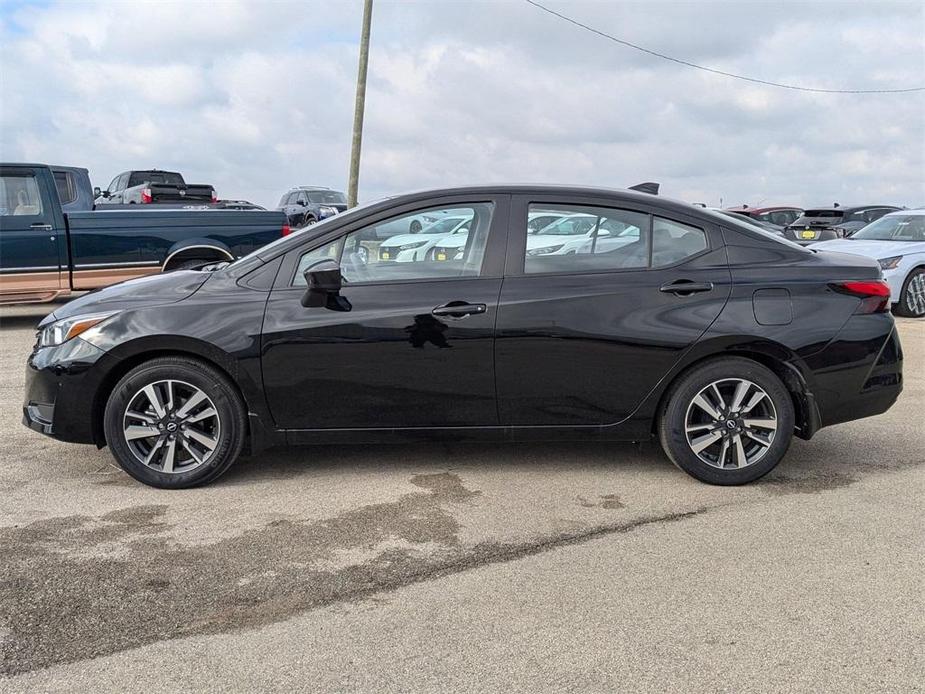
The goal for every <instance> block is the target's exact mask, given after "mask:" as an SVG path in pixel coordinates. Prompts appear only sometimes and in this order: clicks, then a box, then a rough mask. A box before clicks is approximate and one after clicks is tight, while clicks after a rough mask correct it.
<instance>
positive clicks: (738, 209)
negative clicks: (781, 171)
mask: <svg viewBox="0 0 925 694" xmlns="http://www.w3.org/2000/svg"><path fill="white" fill-rule="evenodd" d="M717 209H718V208H717ZM726 209H727V210H728V211H729V212H773V211H774V210H802V209H803V208H802V207H800V206H799V205H770V206H765V207H752V206H750V205H736V206H735V207H727V208H726Z"/></svg>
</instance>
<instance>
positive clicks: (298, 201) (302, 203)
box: [295, 200, 308, 207]
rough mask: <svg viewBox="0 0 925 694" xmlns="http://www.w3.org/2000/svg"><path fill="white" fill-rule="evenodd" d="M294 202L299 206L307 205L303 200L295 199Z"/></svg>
mask: <svg viewBox="0 0 925 694" xmlns="http://www.w3.org/2000/svg"><path fill="white" fill-rule="evenodd" d="M295 204H296V205H298V206H299V207H308V203H307V202H305V201H304V200H296V201H295Z"/></svg>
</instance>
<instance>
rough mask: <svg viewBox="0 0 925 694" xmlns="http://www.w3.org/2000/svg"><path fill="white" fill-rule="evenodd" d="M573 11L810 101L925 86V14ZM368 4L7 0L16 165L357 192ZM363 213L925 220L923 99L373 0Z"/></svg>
mask: <svg viewBox="0 0 925 694" xmlns="http://www.w3.org/2000/svg"><path fill="white" fill-rule="evenodd" d="M548 1H549V4H550V5H551V6H553V7H555V8H556V9H558V10H560V11H562V12H565V13H566V14H569V15H571V16H574V17H576V18H577V19H580V20H582V21H585V22H587V23H589V24H592V25H594V26H596V27H599V28H601V29H602V30H604V31H609V32H611V33H613V34H615V35H618V36H622V37H626V38H627V39H630V40H633V41H636V42H638V43H640V44H642V45H645V46H648V47H651V48H653V49H655V50H659V51H663V52H666V53H669V54H672V55H677V56H679V57H684V58H688V59H691V60H695V61H699V62H702V63H706V64H708V65H711V66H714V67H717V68H719V69H723V70H728V71H731V72H737V73H743V74H749V75H754V76H757V77H761V78H765V79H773V80H777V81H783V82H793V83H797V84H808V85H811V86H818V87H827V88H833V87H834V88H837V87H846V86H847V87H851V86H861V87H901V86H907V85H909V84H922V83H923V82H925V47H923V42H922V40H921V37H922V27H923V8H922V5H921V4H920V3H918V2H900V3H876V6H874V4H870V3H836V2H822V3H800V4H799V10H800V11H799V12H795V11H794V8H795V7H797V6H796V5H787V4H784V5H781V4H779V3H770V2H769V3H763V2H749V3H741V2H735V3H732V2H728V3H712V2H709V3H669V2H646V3H606V4H605V3H597V2H574V3H565V2H562V1H561V0H548ZM359 18H360V4H359V2H358V1H357V0H352V1H350V2H336V1H332V2H314V3H306V2H296V3H289V2H274V3H257V2H251V3H248V2H232V1H228V2H222V3H180V2H158V3H150V2H143V1H141V0H138V1H136V2H132V3H106V2H101V3H96V2H88V3H52V4H50V5H47V6H45V5H25V6H22V5H19V4H11V3H6V4H0V42H2V49H0V51H2V52H0V80H2V84H0V89H2V100H0V156H2V157H3V158H4V159H5V160H42V161H52V162H56V163H66V164H74V165H83V166H87V167H88V168H90V170H91V175H92V177H93V179H94V183H96V184H98V185H106V183H108V181H109V179H110V178H111V177H112V176H113V175H115V174H116V173H118V172H119V171H122V170H126V169H131V168H144V167H150V166H157V167H160V168H172V169H177V170H181V171H183V172H184V174H186V175H187V178H188V179H189V180H191V181H195V182H210V183H213V184H215V185H216V187H217V188H218V190H219V193H220V194H221V195H222V196H225V197H229V198H248V199H251V200H254V201H255V202H259V203H261V204H264V205H268V206H272V205H275V203H276V201H277V200H278V198H279V195H280V193H281V192H282V191H284V190H285V189H286V188H288V187H290V186H292V185H298V184H308V183H310V184H320V185H330V186H332V187H343V186H344V185H345V181H346V177H347V158H348V156H349V151H350V128H351V125H352V119H353V95H354V80H355V77H356V56H357V47H356V38H357V32H358V28H359ZM366 116H367V120H366V130H365V132H364V141H363V145H364V149H363V168H362V171H361V198H365V199H370V198H375V197H380V196H382V195H385V194H391V193H395V192H400V191H402V190H407V189H415V188H422V187H436V186H444V185H454V184H460V183H467V182H483V181H504V180H514V181H543V182H577V183H588V184H596V185H613V186H624V185H630V184H633V183H636V182H638V181H641V180H658V181H661V182H662V183H663V186H664V191H665V193H666V194H669V195H672V196H673V197H681V198H686V199H690V200H697V201H704V202H708V203H711V204H717V203H719V198H720V197H722V198H723V199H724V202H726V203H728V204H734V203H740V202H751V203H753V204H754V203H757V202H758V201H760V200H764V201H766V202H792V203H802V204H822V203H830V202H832V201H834V200H840V201H843V202H855V201H856V202H868V201H870V202H885V203H900V204H923V203H925V152H923V148H925V145H923V143H925V94H922V93H918V94H908V95H866V96H856V95H820V94H809V93H802V92H793V91H785V90H778V89H772V88H768V87H762V86H760V85H754V84H749V83H745V82H738V81H731V80H728V79H725V78H721V77H718V76H714V75H708V74H705V73H702V72H698V71H695V70H692V69H690V68H686V67H683V66H679V65H676V64H673V63H668V62H665V61H661V60H657V59H654V58H652V57H651V56H647V55H644V54H642V53H638V52H636V51H632V50H630V49H627V48H625V47H621V46H619V45H616V44H613V43H611V42H608V41H606V40H604V39H602V38H601V37H598V36H595V35H592V34H589V33H587V32H584V31H582V30H580V29H578V28H576V27H574V26H571V25H569V24H565V23H563V22H562V21H560V20H557V19H555V18H553V17H550V16H549V15H546V14H545V13H542V12H540V11H538V10H536V9H535V8H533V7H530V6H529V5H527V4H526V3H523V2H506V3H498V2H475V3H463V2H418V3H394V2H387V1H386V0H377V2H376V3H375V10H374V15H373V37H372V52H371V58H370V79H369V91H368V98H367V112H366Z"/></svg>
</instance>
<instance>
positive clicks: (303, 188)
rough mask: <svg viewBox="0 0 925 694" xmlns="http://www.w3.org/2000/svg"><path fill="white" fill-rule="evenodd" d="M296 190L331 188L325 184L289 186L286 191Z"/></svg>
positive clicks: (292, 191)
mask: <svg viewBox="0 0 925 694" xmlns="http://www.w3.org/2000/svg"><path fill="white" fill-rule="evenodd" d="M297 190H331V189H330V188H328V187H327V186H295V187H293V188H290V189H289V190H288V191H286V192H287V193H294V192H295V191H297Z"/></svg>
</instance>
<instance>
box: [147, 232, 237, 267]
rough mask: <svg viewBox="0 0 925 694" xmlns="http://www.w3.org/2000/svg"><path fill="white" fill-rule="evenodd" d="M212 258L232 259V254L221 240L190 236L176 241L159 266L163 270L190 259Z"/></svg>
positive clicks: (218, 259)
mask: <svg viewBox="0 0 925 694" xmlns="http://www.w3.org/2000/svg"><path fill="white" fill-rule="evenodd" d="M194 258H195V259H200V258H201V259H203V260H213V261H216V262H220V261H223V260H229V261H231V260H234V254H233V253H232V252H231V249H230V248H228V246H226V245H225V244H224V243H222V242H221V241H216V240H215V239H207V238H192V239H183V240H182V241H178V242H177V243H175V244H174V245H173V246H171V247H170V250H168V251H167V257H166V258H165V259H164V263H163V265H162V267H161V270H162V271H163V272H167V271H168V270H170V269H172V268H173V267H176V266H177V265H178V264H180V263H183V262H184V261H186V260H191V259H194Z"/></svg>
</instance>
